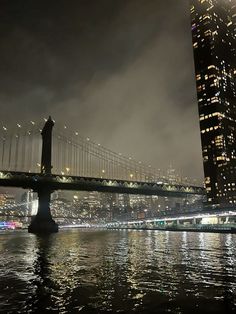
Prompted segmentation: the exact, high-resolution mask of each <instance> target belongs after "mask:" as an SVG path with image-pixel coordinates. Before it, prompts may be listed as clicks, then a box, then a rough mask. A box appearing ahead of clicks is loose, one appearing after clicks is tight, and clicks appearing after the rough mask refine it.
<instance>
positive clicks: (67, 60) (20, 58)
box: [0, 0, 203, 179]
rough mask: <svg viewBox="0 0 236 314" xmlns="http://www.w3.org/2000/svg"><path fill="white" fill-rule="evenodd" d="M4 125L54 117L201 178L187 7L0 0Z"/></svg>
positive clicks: (145, 1) (136, 0)
mask: <svg viewBox="0 0 236 314" xmlns="http://www.w3.org/2000/svg"><path fill="white" fill-rule="evenodd" d="M0 25H1V27H0V82H1V84H0V106H1V120H0V122H1V124H5V125H10V124H12V123H14V124H15V123H17V122H19V123H20V122H23V121H28V120H34V121H39V120H42V118H43V117H47V116H48V115H49V114H51V115H52V117H53V118H54V119H55V120H56V122H60V123H65V124H67V125H70V127H71V128H72V129H76V130H79V131H80V133H81V134H82V135H84V136H86V137H87V136H89V137H91V139H93V140H95V141H97V142H99V143H101V144H103V145H104V146H106V147H107V148H110V149H112V150H114V151H116V152H121V153H123V154H126V155H128V156H129V155H131V156H133V157H134V158H136V159H138V160H142V161H145V162H148V163H151V164H152V165H153V166H155V167H157V168H162V169H163V168H166V167H168V166H169V164H170V163H171V164H172V165H173V166H174V167H175V168H177V169H179V170H181V171H182V174H184V175H188V176H191V177H196V178H198V179H201V178H202V176H203V170H202V168H203V167H202V159H201V148H200V131H199V123H198V120H199V119H198V109H197V98H196V89H195V81H194V65H193V52H192V42H191V29H190V4H189V1H188V0H178V1H176V0H90V1H89V0H47V1H44V0H23V1H22V0H18V1H17V0H0Z"/></svg>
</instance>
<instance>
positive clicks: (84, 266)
mask: <svg viewBox="0 0 236 314" xmlns="http://www.w3.org/2000/svg"><path fill="white" fill-rule="evenodd" d="M0 250H1V251H0V252H1V254H0V291H1V292H0V311H1V312H3V313H15V312H16V311H17V312H18V313H35V312H40V313H42V309H43V310H44V312H49V313H50V312H60V313H71V312H79V313H98V312H101V313H102V312H104V313H105V312H108V313H109V312H110V313H114V312H121V313H122V312H123V313H126V312H127V313H130V312H137V313H140V312H143V313H151V312H153V313H156V312H157V309H158V313H167V312H171V313H190V312H195V313H207V312H208V311H212V313H230V311H231V312H232V311H234V310H235V304H236V297H235V295H236V293H235V292H236V268H235V262H236V260H235V259H236V254H235V253H236V236H235V235H226V234H203V233H187V232H179V233H176V232H158V231H135V230H133V231H122V232H121V231H98V230H95V231H91V230H64V231H60V232H59V233H58V234H55V235H51V236H50V237H41V238H39V237H36V236H34V235H29V234H28V233H26V232H10V233H1V234H0ZM214 311H215V312H214Z"/></svg>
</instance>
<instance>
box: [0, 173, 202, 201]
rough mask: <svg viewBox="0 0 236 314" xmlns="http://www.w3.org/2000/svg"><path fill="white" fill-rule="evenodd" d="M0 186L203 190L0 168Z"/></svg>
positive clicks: (178, 193)
mask: <svg viewBox="0 0 236 314" xmlns="http://www.w3.org/2000/svg"><path fill="white" fill-rule="evenodd" d="M0 186H6V187H19V188H24V189H32V190H34V191H38V190H39V189H40V188H45V187H46V188H48V189H49V190H51V191H55V190H74V191H76V190H79V191H98V192H110V193H120V194H140V195H158V196H167V197H186V196H187V195H204V194H205V189H204V188H203V187H199V186H185V185H171V184H167V183H160V182H158V183H157V182H135V181H126V180H114V179H103V178H92V177H78V176H65V175H55V174H51V175H43V174H40V173H27V172H15V171H1V172H0Z"/></svg>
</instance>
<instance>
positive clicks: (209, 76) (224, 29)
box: [190, 0, 236, 207]
mask: <svg viewBox="0 0 236 314" xmlns="http://www.w3.org/2000/svg"><path fill="white" fill-rule="evenodd" d="M190 1H191V22H192V38H193V51H194V61H195V74H196V85H197V96H198V109H199V118H200V131H201V141H202V155H203V163H204V173H205V185H206V190H207V202H208V204H209V205H214V206H220V207H224V206H233V205H236V1H235V0H190Z"/></svg>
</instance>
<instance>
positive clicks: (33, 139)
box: [0, 117, 205, 232]
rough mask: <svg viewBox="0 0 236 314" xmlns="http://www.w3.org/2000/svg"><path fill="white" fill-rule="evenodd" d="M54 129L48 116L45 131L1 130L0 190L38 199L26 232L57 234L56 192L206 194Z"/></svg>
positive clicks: (34, 127) (37, 127)
mask: <svg viewBox="0 0 236 314" xmlns="http://www.w3.org/2000/svg"><path fill="white" fill-rule="evenodd" d="M53 127H54V122H53V120H52V119H51V118H50V117H49V119H48V120H47V121H45V125H44V126H40V125H36V124H35V123H34V122H33V121H31V123H30V124H29V125H28V126H27V127H23V126H22V125H20V124H17V127H16V129H14V130H13V131H11V132H10V130H8V128H7V127H6V126H3V129H2V131H1V133H2V134H1V144H0V145H1V146H0V147H1V150H0V165H1V171H0V185H1V186H11V187H22V188H26V189H33V190H34V191H35V192H37V193H38V196H39V208H38V213H37V215H36V218H35V220H34V221H33V222H32V224H31V226H30V227H29V231H30V232H45V231H49V232H52V231H57V225H56V224H55V222H54V221H53V220H52V217H51V212H50V208H49V205H50V195H51V193H52V192H53V191H55V190H58V189H60V190H81V191H100V192H114V193H128V194H144V195H160V196H172V197H183V196H186V195H188V194H199V195H201V194H204V193H205V192H204V189H203V188H202V187H197V186H194V185H191V184H186V183H185V184H183V183H181V182H178V183H177V184H171V183H170V182H168V180H167V179H166V178H165V177H164V176H163V175H162V174H161V172H160V170H155V169H154V168H152V167H151V166H150V165H146V164H144V163H142V162H141V161H136V160H134V159H133V158H131V157H125V156H123V155H122V154H120V153H118V154H117V153H115V152H112V151H111V150H108V149H106V148H104V147H103V146H101V145H100V144H96V143H94V142H93V141H91V140H90V139H89V138H83V137H82V136H80V135H79V133H78V132H68V131H67V128H66V127H64V128H63V130H62V131H58V130H56V131H55V132H54V133H52V129H53ZM41 136H42V139H41ZM52 165H53V166H52Z"/></svg>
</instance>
